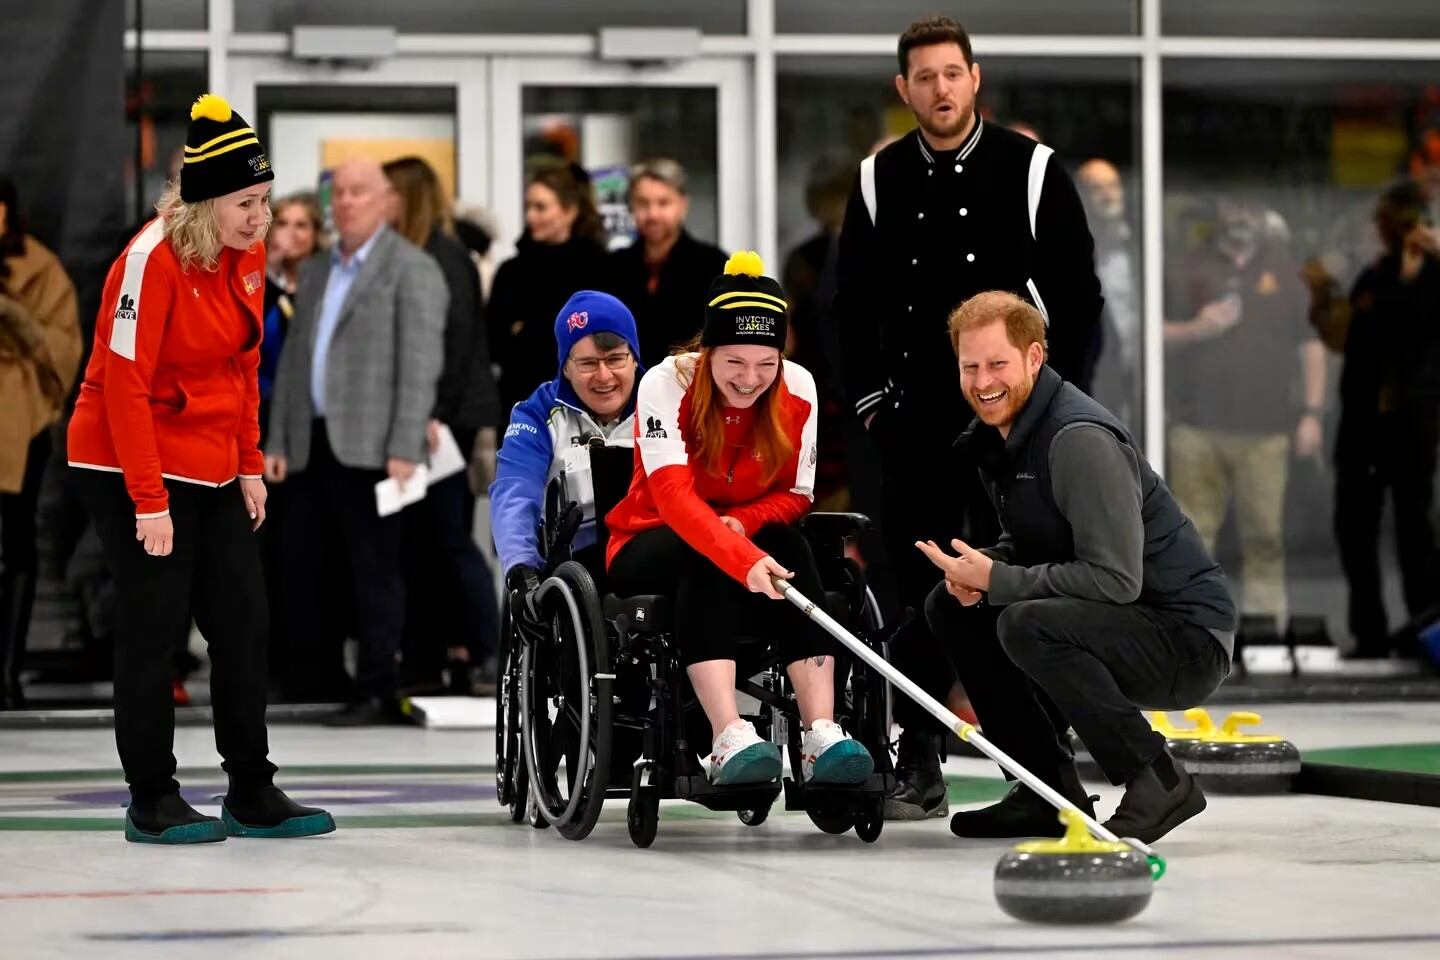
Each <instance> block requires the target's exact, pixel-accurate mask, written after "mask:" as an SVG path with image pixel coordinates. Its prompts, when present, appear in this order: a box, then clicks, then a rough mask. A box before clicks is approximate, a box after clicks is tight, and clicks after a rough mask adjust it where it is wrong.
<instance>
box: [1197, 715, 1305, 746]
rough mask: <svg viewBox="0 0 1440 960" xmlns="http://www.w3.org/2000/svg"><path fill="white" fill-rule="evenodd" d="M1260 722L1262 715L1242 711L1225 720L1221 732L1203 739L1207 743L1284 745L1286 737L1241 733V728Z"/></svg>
mask: <svg viewBox="0 0 1440 960" xmlns="http://www.w3.org/2000/svg"><path fill="white" fill-rule="evenodd" d="M1259 722H1260V714H1258V713H1251V712H1250V711H1248V710H1242V711H1240V712H1239V713H1232V714H1230V716H1228V717H1226V718H1225V723H1224V724H1223V725H1222V726H1221V727H1220V732H1219V733H1216V734H1211V735H1210V736H1208V737H1203V738H1202V739H1203V740H1204V741H1205V742H1206V743H1282V742H1284V740H1285V738H1284V737H1277V736H1274V735H1273V734H1264V733H1241V732H1240V728H1241V727H1253V726H1255V725H1256V724H1258V723H1259Z"/></svg>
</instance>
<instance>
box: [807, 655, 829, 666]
mask: <svg viewBox="0 0 1440 960" xmlns="http://www.w3.org/2000/svg"><path fill="white" fill-rule="evenodd" d="M826 659H828V658H826V657H823V656H821V657H811V658H810V662H811V663H813V664H815V666H817V667H823V666H825V661H826Z"/></svg>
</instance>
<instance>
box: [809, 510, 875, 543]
mask: <svg viewBox="0 0 1440 960" xmlns="http://www.w3.org/2000/svg"><path fill="white" fill-rule="evenodd" d="M800 529H801V530H802V531H804V532H805V534H806V536H809V537H811V538H812V539H817V540H849V539H851V538H853V537H858V536H859V535H860V534H862V533H864V532H865V531H867V530H869V529H870V518H869V517H867V516H865V514H863V513H828V512H821V513H807V514H806V515H805V516H803V517H801V518H800Z"/></svg>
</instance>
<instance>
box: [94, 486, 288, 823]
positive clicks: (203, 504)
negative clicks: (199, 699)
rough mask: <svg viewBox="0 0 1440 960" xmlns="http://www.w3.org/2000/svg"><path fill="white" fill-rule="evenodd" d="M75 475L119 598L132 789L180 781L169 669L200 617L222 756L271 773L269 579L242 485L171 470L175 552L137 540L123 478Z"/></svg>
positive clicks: (235, 777) (154, 791) (155, 791)
mask: <svg viewBox="0 0 1440 960" xmlns="http://www.w3.org/2000/svg"><path fill="white" fill-rule="evenodd" d="M73 477H74V480H75V485H76V489H77V491H78V493H79V495H80V498H81V500H82V501H83V502H84V504H85V507H86V509H87V510H89V511H90V515H91V517H93V518H94V520H95V529H96V532H97V533H98V534H99V536H100V544H101V547H102V549H103V550H104V552H105V563H106V565H107V566H108V567H109V568H110V573H111V575H112V576H113V577H114V578H115V585H116V588H117V592H118V595H119V600H120V611H119V613H120V616H119V630H118V632H117V636H116V643H115V742H116V745H117V746H118V747H119V750H120V764H121V766H122V767H124V769H125V781H126V782H127V783H128V784H130V792H131V794H132V795H133V796H134V797H135V799H136V800H137V801H149V800H153V799H154V798H156V797H158V796H163V795H164V794H167V793H173V792H174V791H176V790H178V789H179V786H178V784H176V782H175V754H174V748H175V706H174V700H173V699H172V696H171V689H170V679H171V670H172V664H173V661H174V654H175V651H176V650H178V649H180V648H181V647H183V645H184V643H185V640H186V638H187V637H188V635H189V633H190V620H191V617H192V616H193V617H194V620H195V624H196V626H198V627H199V628H200V633H201V634H202V635H203V636H204V637H205V642H206V643H207V644H208V645H209V648H210V664H211V669H210V699H211V703H212V704H213V708H214V711H215V747H216V749H217V750H219V751H220V756H222V757H223V758H224V760H225V762H224V763H223V764H222V766H223V767H224V769H225V771H226V772H227V773H229V774H230V777H231V781H232V783H234V784H236V785H237V786H240V787H241V788H242V789H243V788H245V787H253V786H260V785H264V784H268V783H270V782H271V781H272V778H273V777H274V775H275V767H274V765H272V764H271V763H270V761H269V760H268V759H266V757H267V755H268V754H269V745H268V742H267V736H266V730H265V680H266V677H265V646H266V642H265V641H266V637H265V631H266V626H267V621H268V614H267V611H266V607H265V584H264V581H263V579H262V576H261V573H260V554H259V550H258V548H257V545H256V542H255V535H254V533H253V532H252V531H251V529H250V516H249V513H248V512H247V511H246V509H245V501H244V499H243V498H242V496H241V493H240V485H239V484H238V483H228V484H226V485H225V486H223V487H219V488H214V487H203V486H200V485H198V484H193V483H183V482H180V481H174V480H166V481H165V489H166V491H168V493H169V494H170V521H171V523H172V524H173V525H174V527H175V546H174V550H173V552H172V553H171V554H170V555H169V556H167V557H152V556H150V555H149V554H147V553H146V552H145V548H144V545H143V544H142V543H141V542H140V541H139V540H136V539H135V504H134V503H133V502H132V501H131V499H130V496H129V494H127V493H126V492H125V481H124V478H123V477H121V475H120V474H118V473H104V472H101V471H98V470H83V469H77V470H74V471H73Z"/></svg>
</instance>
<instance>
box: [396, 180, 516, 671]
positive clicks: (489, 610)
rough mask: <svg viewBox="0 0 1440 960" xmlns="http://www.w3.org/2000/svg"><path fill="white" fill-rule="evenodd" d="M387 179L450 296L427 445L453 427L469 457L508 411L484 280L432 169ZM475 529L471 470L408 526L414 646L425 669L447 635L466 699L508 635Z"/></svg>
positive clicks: (439, 491) (408, 229) (431, 494)
mask: <svg viewBox="0 0 1440 960" xmlns="http://www.w3.org/2000/svg"><path fill="white" fill-rule="evenodd" d="M385 176H386V177H388V178H389V180H390V184H391V186H392V187H393V188H394V191H395V200H396V203H395V209H394V211H393V214H394V215H393V216H392V218H391V222H392V225H393V226H394V227H395V229H396V230H397V231H398V232H399V233H400V234H401V235H402V236H404V237H405V238H406V239H407V240H409V241H410V242H411V243H414V244H415V245H416V246H418V247H420V248H421V249H423V250H424V251H425V252H426V253H428V254H430V256H431V257H433V258H434V259H435V262H436V263H438V264H439V265H440V272H441V273H443V274H444V275H445V285H446V286H447V287H448V288H449V290H450V306H449V309H448V311H447V312H446V315H445V362H444V365H443V366H442V367H441V370H440V380H439V382H438V383H437V384H436V388H435V408H434V411H433V412H432V413H431V415H430V422H429V423H428V424H427V426H426V430H425V436H426V440H427V444H428V446H429V450H430V453H431V454H432V455H433V454H434V453H435V451H436V450H437V449H438V448H439V445H440V442H441V434H442V432H443V431H445V430H449V431H450V433H451V434H452V435H453V436H454V438H455V442H456V444H457V446H458V447H459V449H460V452H461V454H462V455H465V456H467V457H468V456H469V455H470V452H471V451H472V450H473V449H474V447H475V437H476V435H477V434H478V433H479V431H480V428H481V427H483V426H487V425H489V424H492V423H494V422H495V419H496V417H497V415H498V413H499V410H498V397H497V392H496V389H495V378H494V376H493V375H492V374H491V372H490V354H489V350H488V349H487V348H486V343H485V340H486V337H485V322H484V317H483V313H482V305H481V302H480V274H479V272H478V271H477V270H476V269H475V265H474V263H473V262H471V260H470V255H469V254H468V253H466V251H465V247H464V246H462V245H461V243H460V242H459V240H457V239H456V237H455V224H454V220H453V218H452V217H451V214H450V203H449V199H448V198H447V197H446V196H445V191H444V189H443V188H442V187H441V186H440V179H439V177H437V176H436V175H435V171H434V170H433V169H432V168H431V167H430V165H429V164H428V163H426V162H425V161H424V160H421V159H420V158H419V157H403V158H401V159H399V160H392V161H391V162H389V163H387V164H385ZM474 524H475V496H474V494H473V493H471V491H470V483H469V477H468V475H467V474H466V473H465V472H463V471H462V472H461V473H457V474H454V475H453V476H450V477H447V478H445V479H444V480H441V481H439V482H437V483H433V484H431V485H430V487H429V489H428V490H427V491H426V493H425V498H424V499H423V500H421V501H420V503H419V505H418V509H417V510H416V511H414V512H413V514H412V515H411V516H410V517H409V523H408V525H407V529H406V563H405V570H406V575H407V578H408V583H407V584H406V599H407V601H408V610H407V615H406V620H405V629H406V638H405V639H406V643H405V646H406V647H408V648H409V649H410V650H411V651H412V654H419V655H418V656H415V655H412V657H411V658H410V661H419V662H420V664H421V665H423V663H424V661H425V659H426V657H425V656H424V655H423V653H424V652H426V651H425V650H423V649H421V645H425V646H428V647H435V646H436V644H435V638H442V639H443V641H444V644H445V647H446V650H447V652H448V658H449V661H450V664H449V669H450V686H451V689H452V690H453V691H454V692H457V693H470V692H471V682H470V681H471V676H470V674H471V664H472V663H478V662H480V661H481V660H483V659H484V657H485V655H486V654H488V653H491V652H493V651H494V650H495V648H496V641H497V639H498V637H499V631H500V614H499V605H498V599H497V597H496V593H495V586H494V577H493V576H492V574H491V572H490V567H489V564H487V563H486V562H485V556H484V554H482V553H481V552H480V548H479V547H478V546H477V545H476V543H475V537H474V534H473V530H474ZM434 652H437V653H438V649H436V650H435V651H434ZM409 665H412V664H411V663H409V662H407V666H409ZM412 679H413V676H412Z"/></svg>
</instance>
